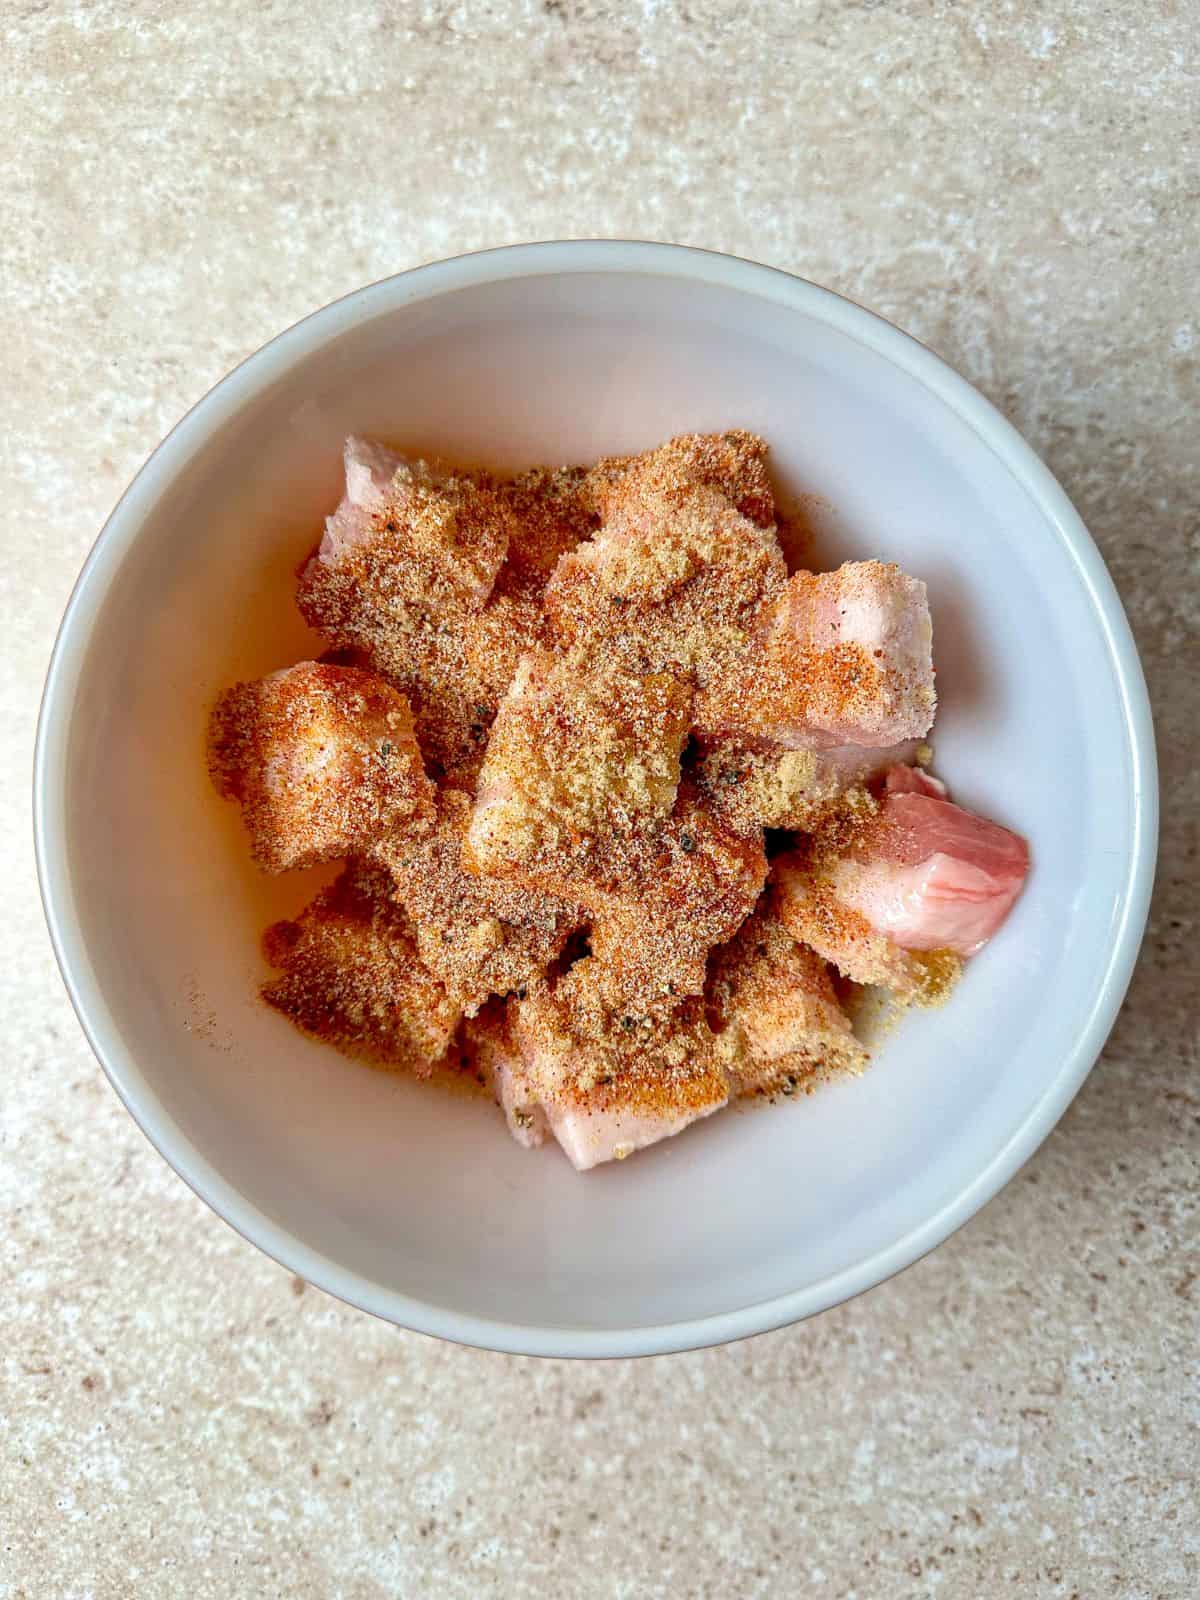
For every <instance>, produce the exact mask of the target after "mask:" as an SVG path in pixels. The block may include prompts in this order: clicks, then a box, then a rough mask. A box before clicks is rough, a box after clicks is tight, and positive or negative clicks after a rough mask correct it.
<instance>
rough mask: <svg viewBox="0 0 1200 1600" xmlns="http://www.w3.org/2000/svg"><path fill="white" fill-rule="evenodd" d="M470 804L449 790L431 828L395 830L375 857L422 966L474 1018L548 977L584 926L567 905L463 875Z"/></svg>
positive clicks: (440, 799) (512, 886)
mask: <svg viewBox="0 0 1200 1600" xmlns="http://www.w3.org/2000/svg"><path fill="white" fill-rule="evenodd" d="M471 805H472V802H471V797H470V796H469V795H467V794H464V793H463V792H462V791H461V790H457V789H443V790H442V791H441V792H440V793H439V795H438V797H437V824H436V826H435V827H434V828H433V829H431V830H426V831H424V832H421V833H415V832H414V831H413V830H411V829H400V830H397V831H396V832H394V833H392V834H391V835H389V836H388V837H387V838H385V839H382V840H380V842H379V843H378V844H376V845H375V846H374V849H373V851H372V854H373V856H374V859H375V860H377V861H379V862H380V863H381V864H382V865H383V866H385V867H386V868H387V869H388V871H389V872H390V873H391V875H392V878H393V879H394V882H395V886H396V890H395V892H396V897H397V899H399V900H400V901H401V903H402V904H403V905H404V908H405V910H406V911H407V912H408V914H409V916H410V917H411V918H412V920H413V923H414V925H415V927H416V933H417V945H418V948H419V949H420V952H421V958H422V960H423V961H424V962H425V964H426V966H428V967H429V968H430V970H431V971H432V972H434V973H435V974H436V975H437V976H438V977H439V978H441V979H442V981H443V982H444V983H445V984H446V985H447V986H448V987H449V988H451V989H452V990H454V992H455V993H456V994H459V995H460V996H461V997H462V999H463V1002H464V1004H465V1006H466V1009H467V1012H468V1014H471V1013H473V1012H475V1011H477V1010H478V1008H479V1007H480V1006H481V1005H482V1004H483V1002H484V1001H485V1000H486V999H487V997H488V996H489V995H490V994H507V993H508V992H509V990H511V989H516V988H519V987H520V986H521V985H522V984H526V983H528V982H530V981H531V980H532V979H533V978H535V977H537V976H538V975H539V974H541V973H542V972H544V971H545V969H546V967H547V966H548V965H549V963H550V962H551V961H553V960H554V958H555V957H556V956H557V955H559V954H560V953H561V951H562V948H563V946H564V945H565V944H566V942H567V939H568V938H569V937H570V935H571V933H572V932H573V931H574V930H575V928H577V927H578V926H579V923H580V915H579V913H578V911H577V910H575V908H574V907H572V906H569V905H567V904H566V902H565V901H562V900H556V899H554V898H553V897H552V896H550V895H546V894H541V893H539V892H537V891H536V890H532V889H526V888H524V887H522V886H521V885H519V884H512V883H506V882H502V881H500V880H498V879H488V878H481V877H479V876H478V875H477V874H475V873H470V872H467V871H465V870H464V868H463V865H462V846H463V840H464V839H465V837H466V832H467V825H468V823H469V822H470V820H471Z"/></svg>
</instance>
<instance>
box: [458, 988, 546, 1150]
mask: <svg viewBox="0 0 1200 1600" xmlns="http://www.w3.org/2000/svg"><path fill="white" fill-rule="evenodd" d="M463 1039H464V1045H465V1047H466V1051H467V1055H468V1057H469V1059H470V1060H471V1062H472V1063H473V1064H474V1067H475V1070H476V1072H477V1073H478V1074H479V1076H480V1077H481V1078H482V1079H483V1082H484V1084H485V1086H486V1087H487V1089H488V1090H489V1092H490V1093H491V1094H492V1096H493V1097H494V1099H495V1101H496V1104H497V1105H498V1106H499V1107H500V1109H501V1111H503V1113H504V1120H505V1121H506V1122H507V1123H508V1131H509V1133H511V1134H512V1136H513V1138H514V1139H515V1140H516V1141H517V1143H518V1144H520V1145H524V1146H525V1148H526V1149H527V1150H532V1149H535V1148H536V1147H537V1146H538V1145H541V1144H545V1142H546V1139H547V1137H548V1135H549V1132H550V1124H549V1123H548V1122H547V1121H546V1113H545V1111H544V1109H543V1108H542V1106H541V1104H540V1102H539V1101H538V1099H537V1096H536V1094H535V1093H534V1091H533V1089H532V1087H531V1085H530V1083H529V1079H528V1076H527V1074H526V1071H525V1063H524V1061H523V1060H522V1057H521V1052H520V1050H519V1049H518V1048H517V1044H516V1041H515V1040H514V1038H513V1036H512V1030H511V1028H510V1027H509V1022H508V1009H507V1006H506V1005H505V1004H504V1003H503V1002H502V1001H497V1000H493V1001H492V1002H491V1003H490V1004H489V1005H487V1006H485V1007H484V1008H483V1010H482V1011H481V1012H480V1013H479V1015H478V1016H476V1017H473V1018H472V1019H471V1021H469V1022H468V1023H466V1025H465V1026H464V1029H463Z"/></svg>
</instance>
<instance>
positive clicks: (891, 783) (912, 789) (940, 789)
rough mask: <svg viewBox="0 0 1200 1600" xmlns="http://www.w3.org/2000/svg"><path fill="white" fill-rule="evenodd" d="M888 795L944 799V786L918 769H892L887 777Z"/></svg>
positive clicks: (940, 781)
mask: <svg viewBox="0 0 1200 1600" xmlns="http://www.w3.org/2000/svg"><path fill="white" fill-rule="evenodd" d="M887 792H888V794H927V795H928V796H929V797H930V799H932V800H944V799H945V798H946V785H945V784H944V783H943V782H942V780H941V779H940V778H932V777H930V775H929V773H928V772H924V771H922V769H921V768H920V767H892V768H891V769H890V771H889V772H888V775H887Z"/></svg>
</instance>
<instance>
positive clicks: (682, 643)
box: [546, 486, 787, 727]
mask: <svg viewBox="0 0 1200 1600" xmlns="http://www.w3.org/2000/svg"><path fill="white" fill-rule="evenodd" d="M786 579H787V565H786V563H785V561H784V557H783V552H782V550H781V549H780V548H779V542H778V540H777V539H776V537H775V534H774V531H773V529H772V528H762V527H759V526H758V525H756V524H755V523H753V522H750V521H749V520H748V519H747V518H746V517H743V516H742V515H741V514H740V513H739V512H737V511H736V510H735V509H734V508H733V506H731V505H730V503H729V501H728V500H727V499H726V498H725V496H724V495H722V494H720V493H718V492H717V491H716V490H715V489H712V488H710V487H704V486H701V487H696V488H692V489H690V490H688V491H687V492H681V493H680V494H678V495H670V494H665V493H662V492H659V491H655V492H651V491H649V490H647V491H646V492H645V493H643V494H633V493H632V492H630V493H628V494H626V495H623V496H622V499H621V504H620V507H619V509H618V510H616V511H615V512H614V513H613V515H612V516H610V517H609V519H608V520H607V521H606V522H604V523H603V524H602V526H601V528H600V530H599V532H598V533H597V534H596V536H595V538H593V539H591V540H588V541H587V542H586V543H584V544H581V545H579V547H578V548H577V549H576V550H573V551H571V552H569V553H568V554H566V555H564V556H563V557H562V558H561V560H560V561H559V563H558V565H557V567H556V568H555V569H554V574H553V576H552V577H551V579H550V582H549V583H548V584H547V586H546V611H547V616H548V619H549V625H550V627H551V629H552V631H553V634H554V636H555V638H556V639H557V640H558V641H559V642H560V644H562V645H564V646H568V647H580V648H583V649H586V650H588V651H590V652H592V653H593V654H594V655H600V656H617V657H619V658H621V659H623V660H624V661H625V662H626V663H628V664H629V666H630V668H631V670H632V669H640V670H642V671H646V670H650V671H665V670H671V671H676V672H682V673H686V674H691V675H692V676H693V677H694V679H695V682H696V685H697V689H698V690H699V691H700V698H699V699H698V700H697V705H696V715H697V719H698V720H697V726H698V727H699V726H702V725H703V723H704V718H703V716H702V715H701V712H702V710H703V707H704V705H705V703H706V700H705V697H706V696H708V695H710V694H711V693H712V692H713V689H712V686H713V685H714V684H719V683H721V682H723V681H724V680H725V679H726V678H727V677H728V676H729V675H730V674H731V673H734V672H737V671H741V672H743V673H744V672H745V670H746V669H745V666H744V658H745V656H746V654H747V651H748V649H749V647H750V646H751V644H752V643H753V641H754V638H755V634H756V630H757V629H758V627H759V624H760V619H761V617H762V614H763V612H764V608H766V607H767V606H768V605H769V603H770V602H771V601H772V600H773V599H775V598H777V597H778V595H779V594H780V593H781V592H782V590H783V587H784V584H785V582H786Z"/></svg>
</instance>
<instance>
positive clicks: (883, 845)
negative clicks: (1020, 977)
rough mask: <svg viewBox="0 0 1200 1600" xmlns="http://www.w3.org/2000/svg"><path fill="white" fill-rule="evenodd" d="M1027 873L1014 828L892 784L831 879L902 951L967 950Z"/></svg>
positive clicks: (977, 943) (992, 924)
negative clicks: (863, 839)
mask: <svg viewBox="0 0 1200 1600" xmlns="http://www.w3.org/2000/svg"><path fill="white" fill-rule="evenodd" d="M927 781H928V780H927ZM1028 871H1029V847H1028V845H1027V844H1026V843H1025V840H1024V839H1022V838H1021V837H1020V836H1019V835H1018V834H1015V833H1011V832H1010V831H1009V830H1008V829H1007V828H1002V827H1000V826H999V825H998V824H997V823H994V822H988V821H986V820H985V819H984V818H983V817H978V816H976V815H975V814H974V813H973V812H971V811H964V810H963V808H962V807H961V806H956V805H952V804H951V803H950V802H949V801H948V800H942V799H940V798H936V797H935V796H934V795H933V794H931V793H929V792H928V791H926V792H922V793H915V792H912V791H911V790H910V791H908V792H901V793H899V794H897V793H896V792H895V790H894V789H891V790H890V791H889V793H888V794H887V795H886V796H885V799H884V803H883V811H882V813H881V816H880V820H879V824H878V826H877V827H876V828H875V829H873V830H872V833H871V837H870V842H869V844H868V845H867V846H866V847H865V848H864V850H863V851H862V852H860V853H858V854H857V856H856V858H855V859H850V860H845V861H842V862H840V863H838V865H837V867H836V868H835V869H834V872H833V874H832V883H833V887H834V890H835V893H836V895H837V898H838V900H839V901H840V902H841V904H842V905H844V906H846V907H847V908H848V909H850V910H852V911H857V912H858V913H859V914H860V915H861V916H863V917H865V918H866V920H867V921H868V922H869V923H870V924H871V926H872V928H874V929H875V930H876V932H878V933H882V934H884V935H886V936H887V937H888V938H889V939H890V940H891V941H892V942H893V943H894V944H896V945H898V946H899V947H900V948H901V949H903V950H953V951H954V952H955V953H956V954H958V955H962V956H970V955H974V954H975V952H976V951H977V950H979V949H981V948H982V947H983V945H984V944H986V942H987V941H988V939H990V938H991V936H992V934H994V933H995V931H996V929H997V928H998V927H999V926H1000V924H1001V923H1002V922H1003V921H1004V919H1005V917H1006V916H1007V915H1008V913H1009V911H1010V910H1011V909H1012V906H1013V903H1014V902H1015V900H1016V898H1017V896H1018V895H1019V894H1020V892H1021V887H1022V885H1023V884H1024V882H1025V877H1026V875H1027V873H1028Z"/></svg>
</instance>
